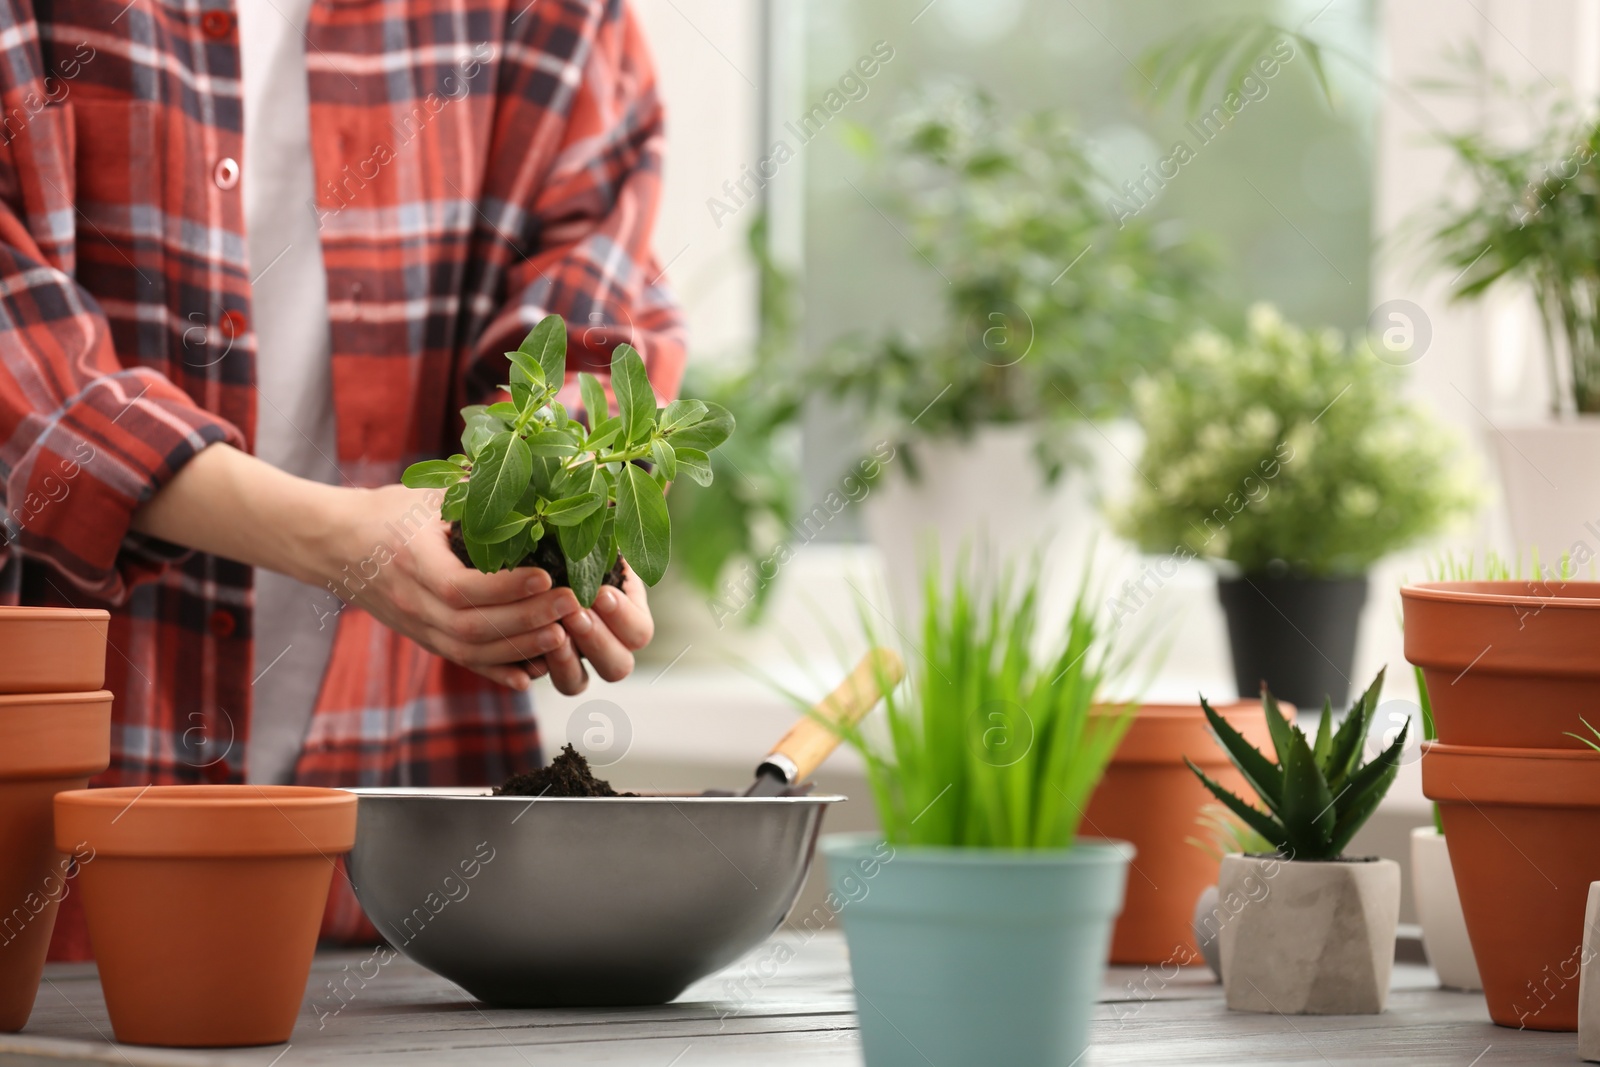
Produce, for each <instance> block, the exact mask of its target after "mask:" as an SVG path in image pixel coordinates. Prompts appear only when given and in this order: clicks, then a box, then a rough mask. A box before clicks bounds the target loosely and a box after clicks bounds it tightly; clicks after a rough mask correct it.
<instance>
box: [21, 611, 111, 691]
mask: <svg viewBox="0 0 1600 1067" xmlns="http://www.w3.org/2000/svg"><path fill="white" fill-rule="evenodd" d="M110 625H111V613H110V612H107V611H100V610H97V609H92V608H89V609H78V608H0V693H90V692H93V691H95V690H97V689H99V688H100V687H101V686H103V685H105V684H106V630H107V628H108V627H109V626H110Z"/></svg>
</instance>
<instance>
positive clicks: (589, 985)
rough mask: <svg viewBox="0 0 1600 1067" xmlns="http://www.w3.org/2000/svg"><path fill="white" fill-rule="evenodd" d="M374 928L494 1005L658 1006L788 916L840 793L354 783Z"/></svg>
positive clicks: (359, 893)
mask: <svg viewBox="0 0 1600 1067" xmlns="http://www.w3.org/2000/svg"><path fill="white" fill-rule="evenodd" d="M351 791H352V792H354V793H356V794H357V795H358V796H359V797H360V798H361V800H360V806H359V809H358V812H357V818H356V844H355V849H354V850H353V851H352V852H351V853H350V857H349V872H350V880H351V882H352V883H353V884H354V886H355V891H356V897H357V898H358V899H359V900H360V901H361V906H362V908H364V909H365V910H366V913H367V917H368V918H370V919H371V920H372V922H373V924H374V925H376V926H377V928H378V931H379V932H380V933H381V934H382V935H383V936H384V937H385V938H386V939H388V940H389V942H390V943H391V944H392V945H394V947H395V948H397V949H399V950H400V951H401V952H403V953H404V954H405V955H407V956H409V957H410V958H411V959H413V960H415V961H417V962H418V963H420V964H422V965H423V966H424V967H427V968H428V969H429V970H431V971H434V972H436V973H438V974H440V975H443V976H444V977H446V978H448V979H450V980H451V981H453V982H455V983H457V984H459V985H460V986H462V987H463V988H465V989H466V990H467V991H468V992H469V993H471V994H472V995H473V996H475V997H477V998H478V999H479V1000H482V1001H485V1002H487V1003H490V1004H503V1005H517V1006H547V1005H637V1004H663V1003H665V1002H667V1001H669V1000H671V999H672V998H674V997H676V996H677V995H678V994H679V993H681V992H683V990H684V989H685V987H687V986H688V985H689V984H690V983H691V982H694V981H696V980H697V979H700V978H703V977H705V976H706V975H708V974H710V973H712V972H713V971H716V970H718V969H719V968H722V967H725V966H727V965H728V964H729V963H732V962H733V961H734V960H736V959H738V958H739V957H740V956H741V955H743V954H744V953H746V952H748V951H749V950H750V949H752V948H754V947H755V946H756V945H758V944H760V943H761V942H762V941H763V940H765V939H766V938H767V937H768V936H769V935H771V934H772V932H773V931H774V930H776V929H777V928H778V926H779V924H781V923H782V922H783V919H784V916H785V915H787V914H788V911H789V908H790V907H792V906H793V904H794V901H795V898H796V897H797V896H798V895H799V893H800V887H801V885H802V884H803V883H804V882H805V877H806V871H807V869H808V868H809V867H810V866H811V856H812V850H813V848H814V847H815V845H816V840H817V831H818V829H819V827H820V826H821V824H822V815H823V812H824V811H825V810H826V808H827V806H828V805H829V804H831V803H833V802H834V801H838V800H843V799H844V798H843V797H840V796H803V797H801V796H797V797H699V796H646V797H606V798H582V799H577V798H573V799H568V798H559V797H540V798H536V799H530V798H527V797H492V796H484V795H483V792H482V790H459V789H456V790H443V789H410V790H403V789H380V790H371V789H355V790H351Z"/></svg>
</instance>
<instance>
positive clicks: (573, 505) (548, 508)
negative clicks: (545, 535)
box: [544, 493, 606, 526]
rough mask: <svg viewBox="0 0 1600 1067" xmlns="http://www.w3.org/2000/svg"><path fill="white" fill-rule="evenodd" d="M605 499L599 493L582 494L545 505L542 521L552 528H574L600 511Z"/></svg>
mask: <svg viewBox="0 0 1600 1067" xmlns="http://www.w3.org/2000/svg"><path fill="white" fill-rule="evenodd" d="M605 502H606V498H605V497H604V496H602V495H601V494H599V493H584V494H582V495H580V496H569V497H567V498H565V499H563V500H552V501H551V502H550V503H549V504H547V505H545V509H544V521H545V522H548V523H549V524H550V525H552V526H576V525H578V524H579V523H581V522H582V521H583V520H584V519H587V518H588V517H589V516H590V515H593V514H594V513H595V512H597V511H599V510H600V507H601V505H603V504H604V503H605Z"/></svg>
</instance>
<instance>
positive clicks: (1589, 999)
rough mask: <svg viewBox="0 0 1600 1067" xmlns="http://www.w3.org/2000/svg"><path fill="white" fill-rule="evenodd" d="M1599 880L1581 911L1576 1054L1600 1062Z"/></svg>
mask: <svg viewBox="0 0 1600 1067" xmlns="http://www.w3.org/2000/svg"><path fill="white" fill-rule="evenodd" d="M1597 953H1600V882H1590V883H1589V904H1588V906H1587V907H1586V908H1585V909H1584V912H1583V955H1582V956H1580V957H1579V959H1581V960H1582V961H1583V962H1582V963H1581V964H1579V967H1580V970H1579V972H1578V1058H1579V1059H1581V1060H1584V1061H1585V1062H1587V1063H1596V1062H1600V969H1597V968H1600V961H1597V960H1596V958H1595V956H1596V954H1597Z"/></svg>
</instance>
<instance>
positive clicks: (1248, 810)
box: [1183, 756, 1289, 849]
mask: <svg viewBox="0 0 1600 1067" xmlns="http://www.w3.org/2000/svg"><path fill="white" fill-rule="evenodd" d="M1183 762H1185V763H1187V764H1189V769H1190V770H1191V771H1193V772H1194V773H1195V775H1196V776H1197V777H1198V778H1199V779H1200V784H1201V785H1204V786H1205V787H1206V788H1207V789H1209V790H1211V795H1212V796H1214V797H1216V798H1217V799H1218V800H1220V801H1222V803H1223V804H1224V805H1226V806H1227V808H1228V809H1229V810H1230V811H1232V812H1233V813H1234V814H1235V815H1237V816H1239V818H1241V819H1243V820H1244V821H1245V824H1246V825H1247V826H1249V827H1250V828H1251V829H1252V830H1254V831H1255V832H1256V833H1258V834H1260V835H1261V836H1262V837H1264V838H1266V839H1267V843H1268V844H1270V845H1271V846H1272V847H1273V848H1278V849H1281V848H1283V846H1284V845H1287V844H1288V843H1289V838H1288V836H1287V835H1285V834H1284V832H1283V827H1282V826H1280V825H1279V824H1278V822H1277V820H1275V819H1273V817H1272V816H1270V815H1268V814H1266V813H1265V812H1262V811H1257V810H1256V809H1255V808H1253V807H1251V806H1250V805H1249V804H1246V803H1245V802H1244V801H1243V800H1241V799H1239V798H1238V797H1237V796H1234V795H1233V793H1231V792H1229V791H1228V790H1226V789H1224V788H1222V786H1220V785H1218V784H1217V783H1216V782H1213V781H1212V780H1211V779H1210V778H1207V777H1206V773H1205V772H1204V771H1202V770H1201V769H1200V768H1199V767H1196V766H1195V765H1194V763H1193V761H1191V760H1190V759H1189V757H1188V756H1185V757H1183Z"/></svg>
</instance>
